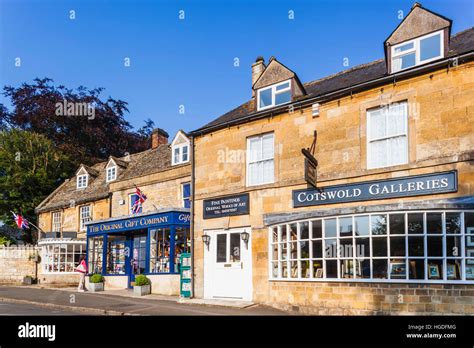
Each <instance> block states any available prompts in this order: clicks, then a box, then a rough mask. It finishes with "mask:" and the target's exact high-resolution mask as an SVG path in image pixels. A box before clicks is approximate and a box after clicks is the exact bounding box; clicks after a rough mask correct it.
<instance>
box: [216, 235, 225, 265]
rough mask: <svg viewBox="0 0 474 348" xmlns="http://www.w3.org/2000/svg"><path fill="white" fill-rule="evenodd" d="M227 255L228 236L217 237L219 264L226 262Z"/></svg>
mask: <svg viewBox="0 0 474 348" xmlns="http://www.w3.org/2000/svg"><path fill="white" fill-rule="evenodd" d="M226 254H227V234H218V235H217V252H216V255H217V262H226V261H227V258H226Z"/></svg>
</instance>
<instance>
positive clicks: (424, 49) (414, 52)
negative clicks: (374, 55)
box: [391, 31, 444, 73]
mask: <svg viewBox="0 0 474 348" xmlns="http://www.w3.org/2000/svg"><path fill="white" fill-rule="evenodd" d="M391 49H392V51H391V53H392V73H394V72H397V71H400V70H404V69H408V68H411V67H413V66H416V65H420V64H424V63H428V62H431V61H433V60H436V59H439V58H443V56H444V32H443V31H438V32H435V33H432V34H428V35H425V36H422V37H419V38H416V39H414V40H410V41H405V42H403V43H400V44H398V45H394V46H392V48H391Z"/></svg>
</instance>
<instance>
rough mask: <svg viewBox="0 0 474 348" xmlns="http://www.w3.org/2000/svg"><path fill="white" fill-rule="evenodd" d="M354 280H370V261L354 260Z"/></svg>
mask: <svg viewBox="0 0 474 348" xmlns="http://www.w3.org/2000/svg"><path fill="white" fill-rule="evenodd" d="M355 266H356V278H370V260H356V264H355Z"/></svg>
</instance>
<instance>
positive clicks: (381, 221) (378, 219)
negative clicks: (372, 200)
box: [371, 215, 387, 236]
mask: <svg viewBox="0 0 474 348" xmlns="http://www.w3.org/2000/svg"><path fill="white" fill-rule="evenodd" d="M371 223H372V225H371V229H372V235H374V236H379V235H383V234H387V215H372V218H371Z"/></svg>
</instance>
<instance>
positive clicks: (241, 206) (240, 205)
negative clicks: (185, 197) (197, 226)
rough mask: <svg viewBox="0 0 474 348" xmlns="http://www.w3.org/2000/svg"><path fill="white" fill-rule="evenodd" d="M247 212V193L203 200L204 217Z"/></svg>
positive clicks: (210, 217)
mask: <svg viewBox="0 0 474 348" xmlns="http://www.w3.org/2000/svg"><path fill="white" fill-rule="evenodd" d="M248 213H249V194H248V193H245V194H242V195H237V196H227V197H220V198H213V199H206V200H204V219H212V218H218V217H223V216H232V215H246V214H248Z"/></svg>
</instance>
